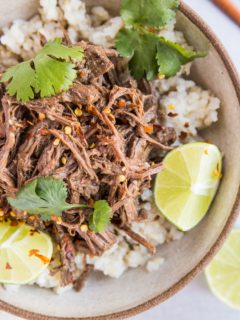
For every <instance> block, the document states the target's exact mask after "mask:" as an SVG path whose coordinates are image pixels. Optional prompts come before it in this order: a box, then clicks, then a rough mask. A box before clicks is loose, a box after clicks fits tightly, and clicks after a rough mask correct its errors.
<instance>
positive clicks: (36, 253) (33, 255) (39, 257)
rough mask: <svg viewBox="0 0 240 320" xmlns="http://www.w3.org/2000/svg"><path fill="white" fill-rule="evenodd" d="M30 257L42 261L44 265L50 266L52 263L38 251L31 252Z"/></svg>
mask: <svg viewBox="0 0 240 320" xmlns="http://www.w3.org/2000/svg"><path fill="white" fill-rule="evenodd" d="M28 255H29V257H36V258H38V259H40V260H41V261H42V262H43V264H48V263H49V262H50V260H49V259H48V258H47V257H45V256H44V255H42V254H40V252H39V250H38V249H32V250H30V251H29V253H28Z"/></svg>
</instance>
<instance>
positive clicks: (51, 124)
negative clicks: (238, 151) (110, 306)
mask: <svg viewBox="0 0 240 320" xmlns="http://www.w3.org/2000/svg"><path fill="white" fill-rule="evenodd" d="M80 45H81V46H82V47H83V48H84V49H85V58H84V61H82V62H81V63H79V65H78V78H77V81H76V82H75V84H74V85H73V86H72V87H71V89H70V90H68V91H67V92H64V93H62V94H60V95H57V96H54V97H50V98H46V99H38V100H34V101H31V102H27V103H20V102H18V101H17V100H16V99H15V98H12V97H9V96H8V95H7V94H6V92H5V88H4V87H3V86H2V88H1V89H0V95H1V96H0V99H1V103H0V207H1V208H3V209H4V211H5V213H6V214H9V215H10V213H9V212H10V211H11V208H9V206H8V204H7V201H6V197H7V196H14V195H15V194H16V192H17V191H18V189H19V188H20V187H22V186H23V185H24V184H25V183H27V182H28V181H29V180H30V179H33V178H34V177H38V176H52V177H55V178H61V179H64V181H65V182H66V183H67V186H68V192H69V199H68V201H69V202H70V203H86V202H87V203H88V204H89V205H91V204H92V203H94V201H96V200H99V199H105V200H107V201H108V203H109V204H110V205H111V207H112V220H111V222H112V224H113V225H114V228H116V229H117V228H119V229H122V230H123V231H125V232H126V234H128V235H129V236H130V237H132V239H133V240H134V241H137V242H139V243H141V244H142V245H144V246H146V247H147V248H148V249H149V250H150V252H154V251H155V247H154V246H153V245H152V244H151V243H149V242H148V241H147V240H145V239H143V238H142V237H141V236H140V235H138V234H136V233H135V232H133V231H132V230H131V222H133V221H142V220H143V219H146V217H147V214H148V213H147V212H145V211H143V210H142V209H140V208H141V207H140V205H139V195H140V194H141V193H142V192H143V190H144V189H146V188H150V186H151V179H152V177H153V176H154V175H155V174H157V173H158V172H160V171H161V170H162V164H161V161H162V158H163V156H164V154H165V152H166V151H167V150H169V149H170V146H171V144H172V143H173V142H174V141H175V138H176V136H175V131H174V129H173V128H166V127H164V126H162V124H161V123H162V122H163V120H164V119H163V115H161V112H160V107H159V96H158V94H157V91H156V90H155V89H154V87H153V86H152V85H151V83H149V82H147V81H146V80H142V81H140V82H137V81H135V80H133V78H131V76H130V75H129V71H128V67H127V61H126V60H124V59H122V58H120V57H119V56H118V54H117V52H116V51H115V50H104V49H102V48H101V47H97V46H94V45H91V44H87V43H86V42H81V43H80ZM69 130H70V131H69ZM88 211H89V209H82V210H80V211H79V210H71V211H68V212H64V214H63V218H62V221H60V222H59V221H56V222H54V221H52V222H49V223H44V222H43V221H41V219H40V218H39V217H38V216H28V215H27V214H26V213H25V212H15V214H16V217H14V218H13V217H12V216H11V219H17V220H24V221H27V223H29V224H30V225H32V226H33V227H35V228H36V229H39V230H45V229H47V231H48V232H50V233H51V234H52V236H53V237H54V239H55V241H56V242H57V243H58V244H59V246H60V248H61V249H60V255H61V262H62V265H61V266H60V268H59V269H60V271H61V272H62V285H66V284H68V283H75V284H76V288H79V287H81V283H79V279H77V276H76V274H77V273H76V265H75V262H74V257H75V255H76V253H77V252H83V253H85V254H91V255H101V254H102V253H103V252H104V251H105V250H107V249H109V248H110V247H111V246H112V245H113V244H114V242H115V241H116V235H115V234H114V233H113V232H111V231H106V232H103V233H99V234H96V233H93V232H91V231H90V230H88V229H87V228H86V225H88V216H89V212H88ZM112 229H113V228H112ZM89 269H90V268H89V267H86V270H85V272H84V277H85V276H86V274H87V273H88V271H89Z"/></svg>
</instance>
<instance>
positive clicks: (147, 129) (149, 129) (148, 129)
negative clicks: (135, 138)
mask: <svg viewBox="0 0 240 320" xmlns="http://www.w3.org/2000/svg"><path fill="white" fill-rule="evenodd" d="M143 129H144V132H145V133H149V134H152V133H153V125H147V126H144V127H143Z"/></svg>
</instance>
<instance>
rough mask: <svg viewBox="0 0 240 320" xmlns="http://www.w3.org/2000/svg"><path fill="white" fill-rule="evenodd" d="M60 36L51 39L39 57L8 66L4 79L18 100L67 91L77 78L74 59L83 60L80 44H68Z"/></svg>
mask: <svg viewBox="0 0 240 320" xmlns="http://www.w3.org/2000/svg"><path fill="white" fill-rule="evenodd" d="M61 42H62V40H61V39H60V38H57V39H55V40H53V41H49V42H48V43H47V44H46V45H45V46H44V47H43V49H42V50H41V51H40V52H39V53H38V54H37V56H36V57H35V58H34V59H32V60H28V61H25V62H22V63H20V64H18V65H16V66H13V67H11V68H9V69H8V70H7V71H6V72H5V73H4V74H3V76H2V78H1V80H0V81H1V82H8V85H7V92H8V94H9V95H10V96H14V95H16V98H17V100H19V101H29V100H31V99H34V97H35V94H38V95H39V96H40V97H41V98H43V97H49V96H52V95H55V94H57V93H60V92H61V91H63V90H67V89H68V88H69V87H70V86H71V85H72V83H73V81H74V80H75V79H76V77H77V71H76V70H75V65H74V64H73V63H72V62H71V59H77V60H82V58H83V49H82V48H81V47H71V48H70V47H66V46H64V45H63V44H62V43H61Z"/></svg>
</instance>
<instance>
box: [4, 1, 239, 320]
mask: <svg viewBox="0 0 240 320" xmlns="http://www.w3.org/2000/svg"><path fill="white" fill-rule="evenodd" d="M1 1H4V0H1ZM136 1H137V0H136ZM235 1H236V2H237V1H238V2H239V4H240V0H235ZM185 2H186V3H188V4H189V5H190V6H191V7H192V8H194V9H195V10H196V11H197V12H198V13H199V14H200V15H201V16H202V17H203V18H204V20H205V21H206V22H207V23H208V24H209V25H210V26H211V27H212V28H213V29H214V31H215V32H216V34H217V35H218V37H219V38H220V39H221V41H222V42H223V43H224V45H225V47H226V49H227V50H228V51H229V54H230V55H231V57H232V59H233V62H234V63H235V64H236V66H237V68H238V70H239V71H240V28H239V27H238V26H237V25H235V24H234V23H233V22H232V21H231V20H230V19H228V18H227V17H226V16H225V15H224V14H223V13H221V12H220V11H219V10H218V9H217V8H216V7H215V6H214V5H213V4H211V1H210V0H185ZM17 319H19V318H16V317H13V316H11V315H7V314H6V313H4V312H1V311H0V320H17ZM131 320H240V311H235V310H231V309H230V308H228V307H227V306H225V305H224V304H222V303H221V302H220V301H218V300H217V299H216V298H215V297H214V296H213V295H212V294H211V293H210V291H209V290H208V287H207V285H206V282H205V279H204V276H203V275H201V276H199V277H198V278H197V279H195V280H194V281H193V282H192V283H191V284H190V285H188V287H186V288H185V289H183V290H182V291H181V292H180V293H178V294H177V295H175V296H174V297H173V298H171V299H170V300H168V301H166V302H165V303H163V304H162V305H160V306H158V307H156V308H154V309H152V310H150V311H148V312H146V313H143V314H141V315H139V316H137V317H134V318H132V319H131Z"/></svg>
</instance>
